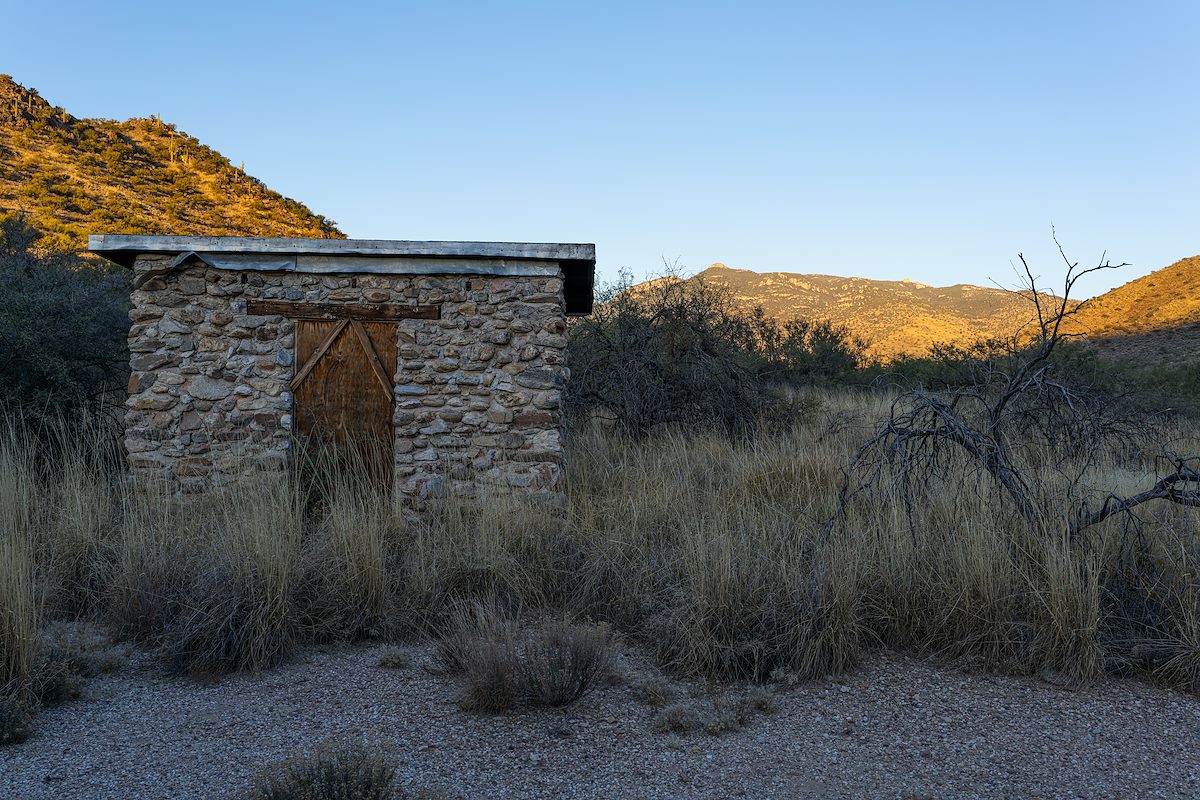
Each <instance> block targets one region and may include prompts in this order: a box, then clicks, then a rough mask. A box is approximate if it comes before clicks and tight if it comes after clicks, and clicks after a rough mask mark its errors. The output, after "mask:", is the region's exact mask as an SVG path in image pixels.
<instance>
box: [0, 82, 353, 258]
mask: <svg viewBox="0 0 1200 800" xmlns="http://www.w3.org/2000/svg"><path fill="white" fill-rule="evenodd" d="M0 165H2V166H3V169H0V213H4V212H10V213H11V212H19V213H22V214H23V215H24V216H25V218H26V219H27V221H28V222H29V223H31V224H32V225H33V226H34V227H36V228H37V229H39V230H40V231H42V232H43V233H44V234H46V240H45V242H44V243H45V244H47V245H52V246H56V247H59V248H62V249H71V250H78V249H82V247H83V246H84V245H85V244H86V237H87V235H88V234H89V233H144V234H186V235H217V236H220V235H225V236H295V237H317V238H342V237H343V234H342V232H341V231H339V230H338V229H337V227H336V225H335V223H334V222H333V221H332V220H329V219H326V218H325V217H323V216H321V215H320V214H314V213H313V212H312V211H310V210H309V209H308V207H307V206H305V205H304V204H302V203H299V202H297V201H295V200H292V199H289V198H287V197H284V196H283V195H281V194H279V193H278V192H275V191H272V190H271V189H268V188H267V187H266V186H265V185H264V184H263V183H262V181H260V180H258V179H257V178H253V177H251V176H249V175H247V174H246V173H245V171H244V170H242V169H241V168H239V167H235V166H234V165H232V164H231V163H230V162H229V159H227V158H226V157H225V156H223V155H221V154H220V153H218V152H217V151H215V150H213V149H212V148H210V147H207V146H205V145H203V144H201V143H200V142H199V141H198V140H197V139H196V138H195V137H192V136H189V135H187V134H186V133H183V132H182V131H179V130H177V129H176V128H175V126H174V125H171V124H169V123H166V122H163V121H161V120H159V119H155V118H138V119H131V120H127V121H125V122H116V121H114V120H106V119H79V118H76V117H74V116H72V115H71V114H70V113H68V112H67V111H66V110H65V109H62V108H59V107H57V106H52V105H50V103H48V102H47V101H46V100H44V99H43V98H42V97H40V96H39V95H38V93H37V90H35V89H26V88H25V87H23V86H21V85H20V84H18V83H16V82H15V81H14V80H13V79H12V78H11V77H10V76H8V75H0Z"/></svg>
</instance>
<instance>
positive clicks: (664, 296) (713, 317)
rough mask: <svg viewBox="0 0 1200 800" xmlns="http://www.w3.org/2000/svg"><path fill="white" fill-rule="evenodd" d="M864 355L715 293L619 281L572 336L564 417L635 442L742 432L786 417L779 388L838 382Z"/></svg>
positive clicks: (809, 327)
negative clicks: (673, 433) (704, 430)
mask: <svg viewBox="0 0 1200 800" xmlns="http://www.w3.org/2000/svg"><path fill="white" fill-rule="evenodd" d="M863 350H864V348H863V345H862V343H861V342H858V341H856V340H854V339H853V337H851V336H850V334H849V333H847V332H846V331H845V330H844V329H842V328H838V327H836V326H834V325H831V324H829V323H827V322H810V321H794V322H787V323H780V322H778V321H776V320H774V319H772V318H769V317H767V316H766V315H765V314H764V313H763V312H762V311H761V309H756V310H750V311H748V310H746V309H744V308H742V307H741V306H739V305H738V304H737V303H736V301H735V300H734V298H733V296H732V294H731V293H730V292H729V291H728V290H727V289H725V288H723V287H721V286H719V285H716V284H711V283H707V282H705V281H702V280H698V279H691V280H682V279H679V278H676V277H674V276H672V275H668V276H667V277H664V278H660V279H658V280H655V281H651V282H649V283H646V284H642V285H640V286H637V287H634V286H632V285H631V283H630V281H629V279H628V277H626V278H625V279H623V281H622V282H621V283H620V284H618V285H616V286H612V287H608V289H607V290H605V291H604V292H603V293H602V297H601V301H600V302H599V303H598V304H597V305H596V306H595V310H594V311H593V313H592V314H591V315H590V316H589V317H586V318H584V319H582V320H579V321H577V322H576V323H575V324H574V325H573V327H572V328H571V332H570V347H569V348H568V358H569V363H568V366H569V367H570V368H571V384H570V387H569V389H570V391H569V392H568V395H567V396H568V405H567V408H566V411H567V414H568V416H569V417H570V418H572V419H573V420H575V421H576V424H578V423H579V421H581V420H585V419H588V418H591V417H597V418H600V419H606V420H611V421H612V422H614V423H615V424H616V425H617V426H619V427H620V428H621V429H622V430H624V431H625V432H627V433H630V434H633V435H635V436H642V435H645V434H646V433H648V432H650V431H651V430H653V429H656V428H659V427H661V426H664V425H676V426H684V427H689V428H698V427H716V428H720V429H722V430H725V431H731V432H740V431H746V430H749V429H752V428H754V427H755V426H757V425H758V424H760V423H761V422H763V421H764V420H768V419H771V418H775V417H783V418H786V417H788V416H790V415H791V414H792V413H793V412H794V411H795V407H794V405H793V404H792V403H791V402H790V401H789V397H788V394H787V393H786V392H783V391H781V390H780V386H781V385H782V384H786V383H788V382H791V383H810V382H813V381H815V380H819V379H820V380H826V379H828V380H833V379H837V378H843V377H845V376H846V375H848V374H850V373H853V372H854V371H855V370H856V369H857V367H858V366H859V364H860V362H862V361H863Z"/></svg>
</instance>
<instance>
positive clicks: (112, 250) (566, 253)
mask: <svg viewBox="0 0 1200 800" xmlns="http://www.w3.org/2000/svg"><path fill="white" fill-rule="evenodd" d="M88 249H89V250H90V251H92V252H93V253H97V254H98V255H101V256H103V257H104V258H107V259H108V260H109V261H112V262H113V263H116V264H119V265H121V266H123V267H127V268H132V267H133V263H134V261H135V260H136V259H137V257H138V256H140V255H168V256H174V257H175V258H174V259H173V260H172V263H171V266H170V267H168V269H173V268H176V267H180V266H183V265H184V264H185V262H187V261H189V260H191V259H192V258H196V259H199V260H200V261H202V262H204V263H205V264H208V265H209V266H211V267H213V268H215V269H231V270H258V271H270V272H305V273H325V274H336V273H349V274H361V273H372V274H392V275H445V274H451V275H497V276H504V275H508V276H513V275H547V274H553V273H554V272H556V271H557V270H559V269H561V270H562V275H563V294H564V298H565V301H566V312H567V313H568V314H571V315H580V314H588V313H590V312H591V310H592V290H593V285H594V282H595V272H596V246H595V245H594V244H549V243H529V242H411V241H388V240H381V239H276V238H258V237H245V236H138V235H126V234H99V235H92V236H89V237H88Z"/></svg>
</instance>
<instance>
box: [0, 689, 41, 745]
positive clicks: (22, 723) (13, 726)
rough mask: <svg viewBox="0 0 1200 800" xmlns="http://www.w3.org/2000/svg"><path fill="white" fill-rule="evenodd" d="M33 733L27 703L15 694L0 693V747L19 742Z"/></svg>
mask: <svg viewBox="0 0 1200 800" xmlns="http://www.w3.org/2000/svg"><path fill="white" fill-rule="evenodd" d="M31 735H33V723H32V718H31V714H30V708H29V705H28V704H27V703H25V702H24V701H23V700H21V699H20V698H19V697H18V696H17V695H15V694H0V747H2V746H4V745H6V744H20V743H21V742H23V741H25V740H26V739H28V738H29V737H30V736H31Z"/></svg>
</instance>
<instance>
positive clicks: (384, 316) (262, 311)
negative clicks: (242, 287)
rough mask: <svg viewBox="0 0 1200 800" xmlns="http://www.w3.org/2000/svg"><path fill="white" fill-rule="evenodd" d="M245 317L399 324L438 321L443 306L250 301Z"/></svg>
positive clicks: (247, 303) (248, 301)
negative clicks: (412, 321) (411, 320)
mask: <svg viewBox="0 0 1200 800" xmlns="http://www.w3.org/2000/svg"><path fill="white" fill-rule="evenodd" d="M246 313H248V314H255V315H260V316H271V315H275V314H278V315H281V316H284V317H291V318H292V319H321V320H335V319H357V320H364V321H370V322H399V321H400V320H402V319H439V318H440V317H441V306H417V305H404V304H403V303H304V302H295V303H293V302H289V301H286V300H247V301H246Z"/></svg>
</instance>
